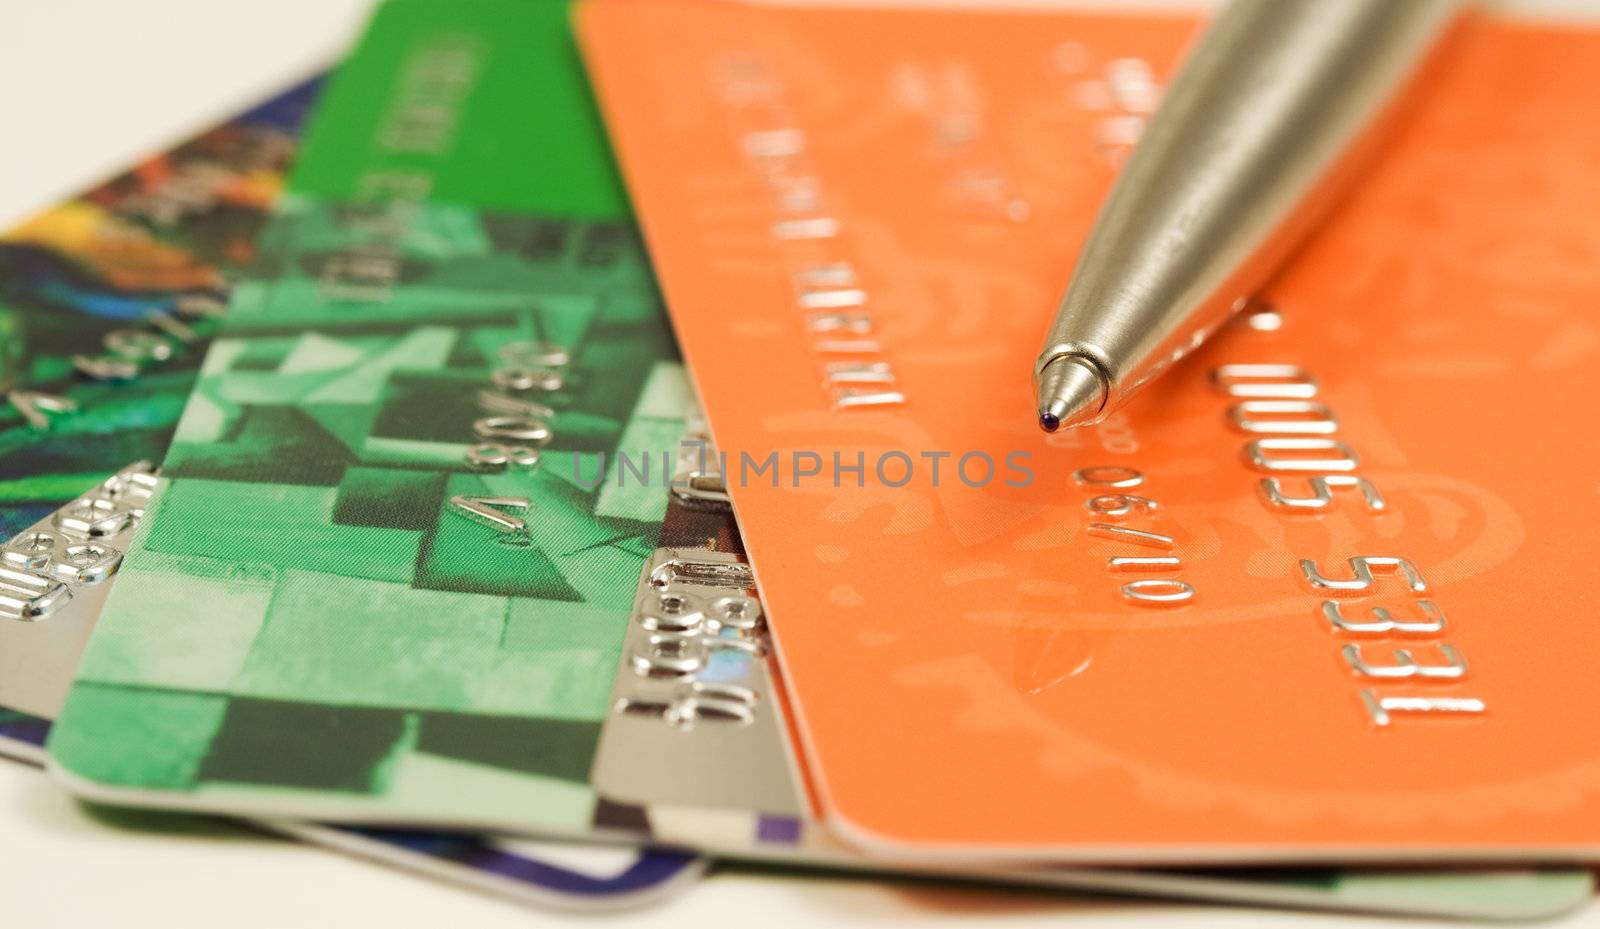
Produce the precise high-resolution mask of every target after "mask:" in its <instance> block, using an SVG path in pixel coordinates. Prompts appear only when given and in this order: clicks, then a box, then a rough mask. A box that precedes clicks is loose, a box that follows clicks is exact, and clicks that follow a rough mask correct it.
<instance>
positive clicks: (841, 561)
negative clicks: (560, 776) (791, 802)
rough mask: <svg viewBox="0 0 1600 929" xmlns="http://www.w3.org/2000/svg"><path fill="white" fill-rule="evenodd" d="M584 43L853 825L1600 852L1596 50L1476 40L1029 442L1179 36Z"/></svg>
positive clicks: (1064, 29)
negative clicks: (1148, 371) (1207, 313)
mask: <svg viewBox="0 0 1600 929" xmlns="http://www.w3.org/2000/svg"><path fill="white" fill-rule="evenodd" d="M580 28H581V31H582V33H583V38H584V41H585V44H586V52H587V55H588V57H589V62H590V67H591V71H592V72H593V73H594V75H595V78H596V80H597V84H598V87H599V92H600V95H601V98H602V103H603V105H604V108H605V110H606V113H607V116H608V118H609V121H610V126H611V129H612V133H613V137H614V139H615V141H616V144H617V147H618V150H619V152H620V156H621V159H622V162H623V165H624V170H625V173H626V175H627V179H628V181H629V184H630V188H631V190H632V193H633V196H634V198H635V202H636V204H637V206H638V208H639V210H640V213H641V215H642V217H643V224H644V227H645V230H646V233H647V236H648V240H649V243H650V248H651V252H652V255H653V260H654V262H655V265H656V268H657V270H658V273H659V276H660V279H661V281H662V286H663V287H664V289H665V292H666V296H667V300H668V303H669V304H670V307H671V312H672V315H673V320H674V323H675V325H676V327H677V332H678V334H679V336H680V339H681V341H682V344H683V348H684V352H685V354H686V355H687V358H688V361H689V364H690V367H691V369H692V371H693V376H694V379H695V382H696V384H697V385H698V388H699V391H700V396H701V398H702V400H703V402H704V404H705V408H706V412H707V414H708V416H709V419H710V422H711V426H712V429H713V431H714V432H715V435H716V437H717V441H718V443H719V444H720V445H721V447H722V448H723V450H724V452H725V454H726V455H727V460H726V461H725V462H723V463H722V465H721V467H722V470H723V472H724V477H725V480H726V482H727V484H728V487H729V490H730V492H731V494H732V499H733V502H734V505H735V507H736V510H737V513H738V516H739V521H740V524H741V525H742V527H743V530H744V534H745V539H746V543H747V545H748V548H749V552H750V556H751V559H752V562H753V564H754V567H755V570H756V573H757V576H758V578H759V581H760V587H761V590H762V591H763V593H764V595H765V596H766V598H767V599H768V616H769V620H770V623H771V626H772V633H773V636H774V639H775V642H776V647H777V650H778V658H779V660H780V662H781V667H782V671H783V674H784V675H785V677H786V680H787V684H788V694H789V697H790V699H791V700H792V702H793V704H794V709H795V713H796V717H797V720H798V722H797V725H798V728H799V731H800V732H799V734H800V739H801V744H802V745H803V746H804V751H805V754H806V758H807V763H808V766H809V770H810V773H811V775H812V777H813V779H814V782H815V785H816V790H817V796H818V802H819V805H820V807H821V813H822V815H824V816H825V817H826V818H827V820H828V821H829V822H830V823H831V824H833V825H834V826H836V827H837V828H838V830H839V831H840V833H841V834H842V835H844V836H847V837H849V838H850V839H851V840H852V841H854V842H857V843H859V844H861V845H863V846H868V847H870V848H872V849H874V850H876V851H879V852H890V851H892V852H897V853H901V854H908V855H943V854H954V853H960V854H963V855H966V856H969V857H971V856H975V855H978V856H986V855H993V856H997V857H1008V856H1017V857H1033V858H1050V859H1055V860H1082V861H1088V860H1095V861H1138V862H1141V863H1150V862H1158V861H1173V862H1197V861H1207V862H1215V861H1252V860H1254V861H1285V860H1289V859H1295V860H1313V859H1341V860H1363V859H1373V858H1385V859H1397V860H1404V859H1408V858H1409V859H1416V858H1423V857H1426V858H1429V859H1434V860H1438V859H1450V858H1473V857H1477V858H1497V859H1510V858H1517V857H1550V858H1574V857H1580V856H1592V855H1593V854H1594V853H1595V851H1596V850H1597V849H1600V734H1597V732H1596V730H1594V729H1591V728H1590V726H1591V725H1592V724H1593V721H1594V720H1595V719H1597V718H1600V679H1597V677H1596V675H1595V673H1594V668H1595V665H1596V662H1597V660H1600V621H1597V620H1600V614H1597V610H1596V602H1597V593H1600V573H1597V569H1596V565H1597V564H1600V540H1597V536H1596V530H1595V527H1596V526H1597V525H1600V456H1597V451H1600V416H1597V415H1596V413H1597V410H1596V397H1597V390H1600V120H1597V119H1596V118H1595V103H1594V99H1593V97H1594V91H1593V90H1592V88H1593V86H1595V85H1596V83H1600V31H1585V30H1581V29H1576V28H1565V27H1556V26H1541V25H1534V24H1513V23H1505V22H1494V21H1488V20H1485V21H1474V22H1472V23H1469V24H1466V25H1465V26H1464V28H1463V30H1462V32H1461V34H1460V35H1459V36H1457V38H1456V41H1455V42H1454V43H1453V44H1452V45H1451V47H1450V48H1449V49H1448V50H1447V56H1448V57H1447V59H1446V60H1445V61H1444V62H1442V63H1441V64H1442V69H1441V71H1440V73H1439V75H1438V77H1437V80H1436V81H1435V82H1434V83H1433V84H1432V85H1430V87H1429V91H1428V94H1427V96H1426V98H1425V99H1424V100H1422V101H1421V102H1420V104H1419V106H1418V108H1417V110H1416V112H1415V113H1414V114H1413V115H1412V117H1411V119H1410V121H1409V122H1408V123H1407V124H1406V125H1405V126H1404V127H1403V130H1402V132H1401V134H1400V136H1399V137H1398V138H1397V139H1396V140H1395V142H1394V143H1393V146H1392V148H1391V150H1389V151H1387V152H1386V153H1385V154H1384V157H1383V159H1382V161H1381V163H1379V164H1378V165H1376V166H1375V167H1374V169H1373V170H1372V171H1371V172H1370V173H1369V174H1368V175H1367V176H1366V178H1365V181H1364V183H1363V185H1362V186H1361V187H1360V189H1359V190H1358V191H1357V192H1356V193H1355V194H1354V195H1353V196H1352V197H1351V198H1350V199H1349V200H1348V201H1347V203H1346V204H1345V206H1344V207H1343V208H1342V210H1341V211H1340V212H1339V213H1338V214H1337V216H1336V218H1334V220H1333V221H1332V222H1331V223H1330V224H1329V225H1328V226H1327V227H1325V228H1324V229H1323V230H1322V231H1320V232H1319V234H1318V236H1317V237H1316V238H1315V240H1314V241H1313V242H1312V243H1311V244H1310V246H1309V247H1308V248H1307V249H1306V250H1305V251H1304V252H1303V253H1302V254H1301V255H1300V256H1299V257H1298V258H1297V259H1296V261H1295V262H1294V264H1293V265H1292V267H1290V268H1289V269H1288V270H1287V271H1286V272H1285V273H1284V274H1283V275H1281V276H1280V278H1279V279H1278V280H1277V281H1276V282H1275V283H1274V284H1273V285H1272V286H1270V287H1269V288H1268V290H1267V292H1266V293H1265V294H1264V296H1263V300H1262V302H1261V304H1259V305H1258V306H1256V307H1254V308H1252V309H1250V310H1249V311H1247V312H1246V313H1244V314H1241V316H1240V317H1239V319H1238V320H1237V321H1236V322H1235V323H1233V324H1231V325H1230V326H1229V327H1228V329H1227V330H1226V331H1225V332H1223V333H1221V334H1219V335H1218V336H1217V337H1216V338H1214V339H1213V340H1212V342H1211V343H1210V344H1208V345H1207V346H1206V347H1205V348H1203V349H1202V350H1201V351H1199V352H1197V353H1196V355H1195V356H1194V357H1193V358H1192V359H1188V360H1185V361H1184V362H1183V363H1182V364H1180V365H1178V366H1176V367H1175V368H1174V370H1172V371H1171V372H1169V373H1168V374H1167V375H1166V376H1164V377H1163V378H1162V379H1161V380H1160V381H1159V382H1157V383H1156V384H1155V385H1152V386H1151V387H1149V388H1147V389H1146V390H1145V391H1144V392H1142V393H1141V394H1140V395H1139V396H1138V397H1137V398H1136V399H1135V400H1134V401H1133V403H1132V404H1131V405H1130V406H1128V407H1126V408H1125V409H1124V411H1123V412H1121V413H1118V414H1116V415H1114V416H1112V417H1111V418H1110V419H1108V420H1107V421H1106V422H1105V423H1102V424H1100V425H1099V426H1097V427H1094V428H1092V429H1088V430H1080V431H1072V432H1068V433H1062V434H1057V435H1055V436H1048V437H1047V436H1045V435H1043V434H1042V433H1040V432H1039V430H1038V428H1037V427H1036V425H1035V423H1034V408H1033V398H1032V393H1031V385H1030V381H1029V375H1030V372H1031V365H1032V362H1033V359H1034V356H1035V354H1036V352H1037V351H1038V349H1039V346H1040V344H1041V339H1042V337H1043V333H1044V331H1045V328H1046V325H1047V323H1048V322H1049V319H1050V316H1051V314H1052V313H1053V312H1054V309H1055V306H1056V301H1057V299H1058V297H1059V296H1060V293H1061V291H1062V289H1063V288H1064V286H1065V284H1066V281H1067V276H1068V273H1069V271H1070V269H1071V268H1072V266H1073V257H1074V253H1075V251H1076V249H1077V248H1078V247H1079V245H1080V243H1081V242H1082V240H1083V238H1084V237H1085V235H1086V234H1087V232H1088V229H1089V226H1090V223H1091V222H1092V220H1093V217H1094V214H1095V211H1096V209H1097V206H1098V204H1099V203H1100V201H1101V199H1102V197H1103V196H1104V193H1105V191H1106V190H1107V188H1108V186H1109V183H1110V180H1111V178H1112V175H1113V173H1114V171H1115V166H1116V164H1117V163H1118V162H1119V159H1120V158H1122V157H1123V156H1124V155H1125V154H1126V153H1127V150H1128V147H1129V146H1130V145H1131V144H1132V143H1133V142H1134V141H1135V140H1136V139H1137V137H1138V132H1139V129H1140V127H1141V126H1142V125H1143V123H1144V120H1145V118H1146V116H1147V114H1148V113H1149V112H1150V110H1151V109H1152V108H1153V106H1154V105H1155V102H1156V100H1157V98H1158V97H1159V93H1160V88H1161V83H1162V81H1163V80H1164V79H1165V77H1166V76H1167V75H1168V74H1169V73H1170V72H1171V69H1172V66H1173V64H1174V62H1175V60H1176V58H1177V56H1178V54H1179V53H1180V52H1181V50H1182V48H1183V46H1184V45H1185V43H1186V42H1187V41H1188V40H1189V38H1190V36H1191V35H1192V34H1193V32H1194V30H1195V29H1196V28H1197V23H1196V21H1194V20H1192V19H1184V18H1177V17H1170V18H1169V17H1157V16H1111V15H1083V14H1067V13H1054V12H1050V13H1043V12H1033V13H1020V12H1011V13H1001V12H990V11H976V12H935V11H918V10H909V9H904V8H901V9H895V10H866V9H855V10H848V9H839V8H832V9H827V8H808V9H801V8H784V7H770V6H767V7H758V6H745V5H740V4H723V3H710V2H698V3H697V2H688V3H675V4H665V3H644V2H629V0H594V2H590V3H588V4H587V6H586V7H584V8H583V9H582V10H581V11H580ZM668 644H670V643H668Z"/></svg>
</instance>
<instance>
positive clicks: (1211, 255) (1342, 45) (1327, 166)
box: [1035, 0, 1462, 416]
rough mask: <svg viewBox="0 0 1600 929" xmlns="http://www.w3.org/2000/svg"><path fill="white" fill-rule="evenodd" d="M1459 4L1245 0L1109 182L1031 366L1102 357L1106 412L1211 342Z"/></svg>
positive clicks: (1310, 220)
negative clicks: (1066, 357) (1063, 358)
mask: <svg viewBox="0 0 1600 929" xmlns="http://www.w3.org/2000/svg"><path fill="white" fill-rule="evenodd" d="M1461 6H1462V4H1461V2H1460V0H1233V2H1231V3H1230V4H1229V5H1228V6H1227V8H1226V9H1225V10H1223V12H1222V13H1221V15H1220V16H1219V17H1218V18H1217V19H1216V20H1215V22H1214V23H1213V24H1212V25H1211V27H1210V28H1209V29H1208V30H1207V31H1206V33H1205V35H1204V36H1203V37H1202V38H1201V40H1200V41H1199V43H1198V44H1196V45H1195V47H1194V48H1193V49H1192V50H1191V51H1190V52H1189V54H1188V56H1187V58H1186V59H1185V61H1184V62H1183V64H1182V66H1181V68H1180V70H1179V72H1178V74H1177V76H1176V77H1175V78H1174V79H1173V80H1172V82H1171V83H1170V85H1169V90H1168V92H1167V95H1166V97H1165V99H1164V100H1163V101H1162V103H1161V105H1160V107H1159V108H1158V110H1157V112H1156V113H1155V115H1154V116H1153V117H1152V119H1151V121H1150V123H1149V125H1148V126H1147V127H1146V130H1145V132H1144V134H1143V136H1142V138H1141V139H1140V141H1139V143H1138V145H1137V146H1136V147H1135V148H1134V150H1133V152H1132V154H1131V155H1130V156H1129V158H1128V161H1127V162H1126V164H1125V165H1124V166H1123V168H1122V171H1121V173H1120V174H1119V176H1118V178H1117V180H1116V183H1115V184H1114V185H1113V187H1112V190H1111V193H1110V195H1109V196H1108V198H1107V200H1106V202H1105V204H1104V206H1103V207H1102V208H1101V212H1100V215H1099V217H1098V219H1097V221H1096V223H1095V226H1094V229H1093V231H1092V232H1091V234H1090V236H1089V239H1088V241H1087V242H1086V243H1085V245H1084V248H1083V250H1082V251H1081V252H1080V253H1079V256H1078V261H1077V265H1076V268H1075V269H1074V271H1073V275H1072V278H1071V283H1070V285H1069V287H1068V289H1067V293H1066V296H1065V297H1064V298H1063V300H1062V302H1061V306H1060V309H1059V310H1058V315H1057V317H1056V320H1055V323H1054V324H1053V325H1052V327H1051V329H1050V333H1049V335H1048V337H1047V339H1046V342H1045V348H1044V351H1043V352H1041V354H1040V356H1039V361H1038V364H1037V366H1036V367H1035V377H1036V378H1037V376H1038V373H1039V371H1041V370H1042V369H1043V368H1044V366H1045V365H1046V364H1047V363H1048V362H1049V361H1051V360H1052V359H1054V358H1057V357H1061V356H1062V355H1071V356H1075V357H1079V358H1082V359H1084V360H1087V361H1090V362H1092V363H1093V364H1094V365H1096V366H1097V367H1098V368H1099V369H1100V371H1101V373H1102V374H1103V375H1104V377H1105V379H1106V381H1107V385H1106V386H1107V400H1106V402H1105V404H1104V406H1103V408H1102V412H1101V415H1102V416H1103V415H1104V414H1105V413H1106V412H1109V411H1110V410H1112V409H1114V408H1115V407H1116V406H1117V405H1118V404H1119V403H1120V402H1121V401H1122V400H1124V399H1126V398H1127V397H1128V396H1129V395H1130V394H1132V393H1133V392H1134V391H1136V390H1137V389H1138V388H1139V387H1141V386H1143V385H1144V384H1145V383H1147V382H1148V381H1149V380H1150V379H1151V378H1153V377H1155V376H1156V375H1157V374H1159V373H1161V371H1163V370H1164V369H1165V368H1166V367H1167V366H1169V365H1170V364H1172V363H1173V362H1175V361H1177V360H1178V359H1179V358H1181V357H1182V356H1183V355H1185V354H1186V353H1188V352H1189V351H1191V350H1192V349H1194V348H1195V347H1197V346H1198V345H1200V343H1201V342H1203V341H1204V339H1205V338H1206V337H1207V336H1208V335H1209V334H1210V333H1211V332H1213V331H1214V330H1215V329H1216V328H1217V327H1218V326H1220V325H1221V324H1222V323H1223V322H1225V321H1226V320H1227V319H1228V317H1229V316H1231V315H1232V313H1233V312H1234V311H1235V310H1236V309H1238V308H1239V307H1240V306H1242V305H1243V303H1244V300H1245V298H1246V297H1248V296H1249V295H1250V294H1251V293H1253V292H1254V291H1255V290H1256V289H1258V288H1259V287H1260V286H1261V285H1262V284H1263V283H1265V281H1266V279H1267V277H1268V276H1269V275H1270V274H1271V273H1272V272H1273V271H1274V270H1275V269H1276V267H1277V266H1278V265H1279V264H1281V262H1282V261H1283V259H1284V258H1286V257H1287V256H1288V254H1289V252H1290V251H1291V250H1292V249H1293V248H1294V247H1295V246H1296V245H1297V244H1298V243H1299V242H1300V240H1302V239H1303V237H1304V235H1305V233H1306V232H1308V231H1309V229H1310V227H1311V226H1312V225H1313V224H1314V222H1315V221H1316V220H1317V219H1318V218H1319V217H1320V215H1321V214H1322V213H1323V212H1324V211H1325V210H1326V208H1327V207H1328V206H1329V205H1330V201H1332V200H1333V199H1334V198H1335V197H1336V196H1337V194H1338V193H1339V192H1340V191H1341V190H1342V189H1343V188H1344V186H1345V185H1346V183H1347V182H1348V180H1349V179H1350V176H1351V175H1352V174H1354V173H1355V168H1356V167H1357V165H1359V164H1360V162H1361V161H1362V160H1363V159H1362V158H1361V157H1360V156H1361V154H1362V153H1363V152H1364V151H1366V150H1370V149H1371V148H1373V147H1374V146H1373V145H1372V142H1373V141H1375V138H1376V137H1377V136H1378V135H1379V133H1378V132H1377V129H1378V128H1379V127H1380V126H1381V125H1382V124H1383V123H1385V122H1386V120H1384V119H1383V117H1384V116H1385V115H1386V113H1387V112H1388V111H1390V110H1391V109H1392V107H1393V105H1394V104H1395V103H1396V102H1397V101H1398V100H1399V99H1401V98H1402V97H1403V96H1404V94H1403V91H1404V90H1405V88H1406V86H1407V84H1408V83H1409V82H1410V80H1411V78H1412V77H1413V76H1414V75H1415V74H1416V73H1417V71H1418V70H1419V68H1420V66H1421V64H1422V62H1423V61H1424V60H1425V59H1426V58H1427V57H1428V52H1429V50H1430V49H1431V48H1432V47H1433V46H1434V45H1435V44H1436V42H1437V40H1438V39H1439V38H1440V37H1441V35H1442V33H1443V32H1444V31H1445V29H1446V28H1447V27H1448V26H1449V25H1450V23H1451V22H1452V21H1453V20H1454V19H1455V14H1456V13H1457V12H1458V11H1459V10H1460V8H1461Z"/></svg>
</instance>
